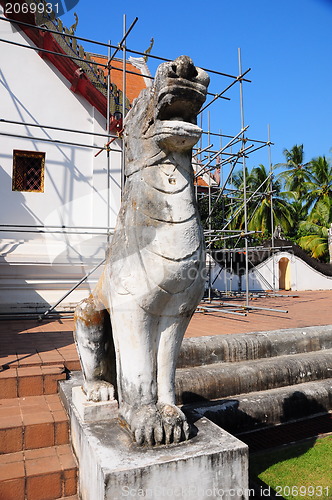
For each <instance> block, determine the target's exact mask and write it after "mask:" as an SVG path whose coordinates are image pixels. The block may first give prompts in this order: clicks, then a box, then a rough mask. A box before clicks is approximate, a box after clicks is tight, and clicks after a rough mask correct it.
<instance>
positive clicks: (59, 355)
mask: <svg viewBox="0 0 332 500" xmlns="http://www.w3.org/2000/svg"><path fill="white" fill-rule="evenodd" d="M289 295H291V292H290V293H285V294H284V295H283V296H282V294H280V295H279V296H277V297H273V296H265V297H264V296H263V297H259V298H254V299H250V301H249V306H254V307H265V308H269V309H276V310H275V311H267V310H259V309H256V310H252V311H250V312H249V313H248V314H247V316H234V315H232V314H226V313H224V312H223V311H222V310H221V312H220V313H219V312H209V313H206V314H203V313H195V314H194V316H193V318H192V320H191V322H190V325H189V327H188V330H187V332H186V337H199V336H203V335H226V334H229V333H249V332H258V331H271V330H278V329H285V328H301V327H305V326H316V325H329V324H332V290H331V291H330V290H328V291H308V292H296V293H293V294H292V296H289ZM224 302H232V303H234V302H237V303H238V304H239V306H241V305H243V304H244V301H243V300H237V299H236V298H234V297H231V298H229V299H224ZM239 310H240V309H238V311H239ZM284 310H287V311H288V312H287V313H284V312H282V311H284ZM72 332H73V320H72V319H57V320H53V321H45V322H42V323H39V322H37V321H36V320H29V319H27V320H23V319H22V320H20V319H18V320H11V321H0V366H1V365H4V364H5V365H9V366H11V367H28V366H34V365H44V366H45V365H64V366H65V367H66V368H67V369H68V370H74V369H78V366H79V365H78V357H77V353H76V349H75V345H74V343H73V335H72Z"/></svg>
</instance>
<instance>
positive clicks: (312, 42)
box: [63, 0, 332, 168]
mask: <svg viewBox="0 0 332 500" xmlns="http://www.w3.org/2000/svg"><path fill="white" fill-rule="evenodd" d="M74 11H76V12H77V14H78V16H79V24H78V28H77V31H76V34H77V35H79V36H84V37H87V38H92V39H96V40H99V41H102V42H107V41H108V40H109V39H110V40H111V41H112V43H113V44H115V45H116V44H117V43H118V42H119V41H120V39H121V38H122V32H123V31H122V30H123V14H126V17H127V26H129V25H130V24H131V22H132V21H133V19H134V18H135V17H136V16H137V17H138V18H139V20H138V22H137V24H136V26H135V27H134V29H133V31H132V32H131V34H130V35H129V37H128V40H127V46H128V47H129V48H132V49H134V50H140V51H144V50H146V49H147V48H148V46H149V43H150V39H151V38H152V37H153V38H154V40H155V43H154V47H153V50H152V53H153V54H155V55H159V56H162V57H167V58H175V57H177V56H179V55H181V54H187V55H189V56H190V57H191V58H192V59H193V60H194V62H195V64H196V65H198V66H203V67H205V68H211V69H216V70H219V71H222V72H225V73H231V74H238V57H237V51H238V48H239V47H240V48H241V53H242V68H243V70H246V69H247V68H249V67H250V68H251V71H250V73H249V75H248V78H250V79H251V80H252V83H247V84H244V89H243V90H244V111H245V124H246V125H249V126H250V129H249V130H248V136H249V137H252V138H254V139H259V140H267V127H268V124H270V127H271V140H272V142H274V144H275V145H274V146H273V148H272V162H273V163H279V162H282V161H283V160H284V156H283V154H282V151H283V149H284V148H287V149H290V148H291V147H292V146H293V145H294V144H301V143H303V144H304V151H305V160H306V161H309V160H310V159H311V158H313V157H316V156H320V155H321V156H322V155H325V156H327V157H331V156H332V153H331V148H332V127H331V122H332V98H331V88H332V67H331V65H332V41H331V27H332V0H251V1H248V0H212V1H209V2H205V3H204V2H201V1H197V0H191V1H190V2H189V1H183V0H177V1H175V0H168V1H167V2H165V3H162V2H156V1H151V0H142V1H140V2H138V1H137V0H135V1H134V0H126V1H125V2H110V1H109V0H95V1H94V2H92V1H91V0H80V1H79V3H78V4H77V5H76V7H75V8H74ZM63 21H64V22H65V24H66V25H67V26H70V25H71V24H73V22H74V17H73V11H71V12H69V13H68V14H66V15H65V16H63ZM85 46H86V47H87V49H89V50H91V51H95V52H97V51H98V50H99V51H100V52H102V50H100V49H97V48H96V47H90V46H87V44H85ZM148 65H149V68H150V70H151V72H152V73H154V71H155V68H156V64H155V63H154V62H153V61H152V60H151V59H150V60H149V62H148ZM229 83H230V82H229V80H228V79H226V78H224V77H218V76H212V78H211V84H210V89H209V90H210V91H211V92H213V93H217V92H220V91H221V90H223V89H224V88H225V87H226V86H227V85H228V84H229ZM227 95H228V96H229V97H231V101H230V102H228V101H221V102H220V101H219V103H218V105H216V106H211V107H210V108H209V109H210V123H211V130H212V131H214V132H219V131H220V130H221V131H222V132H223V133H225V134H230V135H235V134H236V133H238V131H239V130H240V125H241V119H240V111H239V97H238V96H239V90H238V86H236V88H234V89H232V91H231V92H230V93H228V94H227ZM207 119H208V118H207V114H206V115H205V118H204V124H203V125H204V127H205V128H206V127H207ZM214 146H215V147H217V146H219V143H218V141H216V140H215V141H214ZM259 163H263V164H265V165H268V155H267V148H265V149H263V150H262V151H260V152H259V153H256V154H253V155H252V156H251V157H250V159H249V160H248V166H249V168H251V167H252V166H255V165H257V164H259Z"/></svg>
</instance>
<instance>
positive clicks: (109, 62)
mask: <svg viewBox="0 0 332 500" xmlns="http://www.w3.org/2000/svg"><path fill="white" fill-rule="evenodd" d="M108 43H109V46H108V48H107V58H108V64H107V113H106V130H107V133H108V138H107V142H109V141H110V139H111V129H110V127H111V124H110V115H111V112H110V106H111V47H110V46H111V40H109V41H108ZM106 158H107V159H106V162H107V169H106V170H107V229H108V231H107V244H109V242H110V225H111V218H110V217H111V214H110V207H111V179H110V177H111V158H110V151H109V149H107V151H106Z"/></svg>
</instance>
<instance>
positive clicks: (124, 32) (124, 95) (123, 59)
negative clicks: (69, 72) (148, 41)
mask: <svg viewBox="0 0 332 500" xmlns="http://www.w3.org/2000/svg"><path fill="white" fill-rule="evenodd" d="M126 25H127V18H126V14H123V37H125V36H126V31H127V26H126ZM126 57H127V51H126V41H124V43H123V47H122V65H123V68H122V69H123V73H122V127H123V123H124V119H125V117H126V93H127V89H126V85H127V74H126V70H127V67H126ZM121 160H122V164H121V196H122V194H123V190H124V185H125V165H126V157H125V150H124V143H123V139H122V156H121Z"/></svg>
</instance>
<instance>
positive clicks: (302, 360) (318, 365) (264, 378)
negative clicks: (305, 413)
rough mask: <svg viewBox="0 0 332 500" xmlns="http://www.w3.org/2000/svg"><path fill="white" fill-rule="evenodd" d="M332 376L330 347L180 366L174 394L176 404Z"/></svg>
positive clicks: (331, 352) (331, 350)
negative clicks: (195, 365)
mask: <svg viewBox="0 0 332 500" xmlns="http://www.w3.org/2000/svg"><path fill="white" fill-rule="evenodd" d="M331 376H332V349H326V350H323V351H320V352H319V351H317V352H310V353H304V354H294V355H288V356H278V357H274V358H268V359H258V360H253V361H241V362H239V363H218V364H212V365H205V366H198V367H191V368H180V369H178V370H177V372H176V398H177V403H178V404H181V403H190V402H194V401H198V400H201V401H202V400H209V399H220V398H224V397H228V396H233V395H235V394H247V393H250V392H256V391H264V390H268V389H274V388H277V387H285V386H290V385H297V384H300V383H303V382H311V381H315V380H323V379H327V378H330V377H331ZM294 390H295V389H294Z"/></svg>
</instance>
